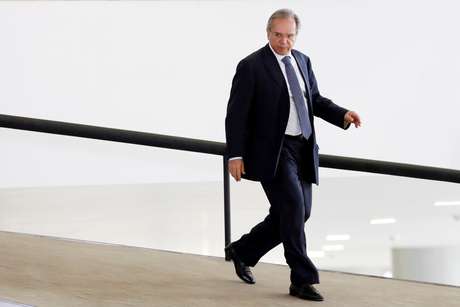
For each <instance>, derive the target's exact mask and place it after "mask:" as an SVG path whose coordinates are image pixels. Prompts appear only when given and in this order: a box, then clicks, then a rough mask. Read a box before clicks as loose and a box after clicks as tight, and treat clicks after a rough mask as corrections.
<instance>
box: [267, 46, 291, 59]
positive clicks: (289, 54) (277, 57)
mask: <svg viewBox="0 0 460 307" xmlns="http://www.w3.org/2000/svg"><path fill="white" fill-rule="evenodd" d="M268 46H270V49H271V51H272V52H273V54H274V55H275V56H276V59H277V60H278V61H279V62H281V60H282V59H283V58H284V57H286V56H290V57H291V60H292V59H293V56H292V53H291V51H289V53H288V54H285V55H281V54H278V53H276V52H275V50H273V48H272V45H270V43H268Z"/></svg>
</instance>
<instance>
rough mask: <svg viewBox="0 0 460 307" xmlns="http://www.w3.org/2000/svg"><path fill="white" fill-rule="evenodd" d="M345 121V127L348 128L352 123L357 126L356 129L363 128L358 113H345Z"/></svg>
mask: <svg viewBox="0 0 460 307" xmlns="http://www.w3.org/2000/svg"><path fill="white" fill-rule="evenodd" d="M344 121H345V126H347V125H348V124H350V123H353V124H355V127H356V128H358V127H360V126H361V119H360V118H359V115H358V113H356V112H355V111H348V112H347V113H345V117H344Z"/></svg>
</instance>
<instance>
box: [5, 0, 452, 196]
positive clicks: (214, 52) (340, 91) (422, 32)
mask: <svg viewBox="0 0 460 307" xmlns="http://www.w3.org/2000/svg"><path fill="white" fill-rule="evenodd" d="M280 6H286V7H291V8H293V9H295V10H296V11H297V12H298V14H299V15H300V17H301V19H302V21H303V28H302V30H301V32H300V35H299V37H298V41H297V46H296V47H297V49H299V50H302V51H304V52H305V53H307V54H308V55H310V56H311V59H312V61H313V66H314V69H315V72H316V75H317V79H318V81H319V85H320V89H321V91H322V93H323V94H324V95H326V96H328V97H330V98H332V99H333V100H335V101H336V102H337V103H338V104H340V105H343V106H345V107H348V108H351V109H354V110H357V111H358V112H359V113H360V114H361V115H362V117H363V127H362V129H359V130H355V129H354V128H352V129H350V130H349V131H347V132H343V131H340V130H339V129H337V128H335V127H332V126H330V125H328V124H324V123H323V122H322V121H321V120H318V134H319V143H320V147H321V152H322V153H327V154H337V155H345V156H355V157H363V158H372V159H383V160H390V161H399V162H408V163H417V164H427V165H434V166H441V167H448V168H456V169H460V160H459V159H458V158H457V157H458V156H459V155H460V122H459V121H458V120H457V114H458V113H459V111H460V106H459V104H458V101H459V98H460V89H459V87H458V86H457V83H458V75H459V74H460V43H459V41H458V39H457V36H458V29H459V27H460V21H459V20H458V19H457V18H456V17H457V12H458V11H459V8H460V5H459V4H458V2H456V1H448V0H443V1H436V2H434V1H415V0H412V1H395V0H391V1H384V2H383V1H379V2H377V1H364V0H355V1H346V2H344V1H335V0H334V1H333V0H328V1H283V2H279V1H151V2H147V1H140V2H135V1H121V2H120V1H116V2H115V1H114V2H112V1H110V2H109V1H103V2H86V1H82V2H80V1H71V2H64V1H61V2H54V1H52V2H51V1H50V2H45V1H37V2H6V3H5V2H2V3H0V39H1V48H0V113H3V114H12V115H20V116H30V117H38V118H45V119H53V120H61V121H70V122H78V123H85V124H93V125H101V126H108V127H117V128H124V129H132V130H140V131H147V132H153V133H163V134H170V135H179V136H187V137H193V138H202V139H209V140H215V141H224V140H225V138H224V118H225V110H226V104H227V99H228V94H229V90H230V83H231V79H232V77H233V73H234V70H235V66H236V64H237V62H238V60H239V59H241V58H242V57H244V56H246V55H247V54H249V53H251V52H252V51H254V50H256V49H257V48H259V47H261V46H263V45H264V44H265V43H266V37H265V32H264V28H265V23H266V19H267V18H268V16H269V15H270V13H272V12H273V11H274V10H275V9H277V8H279V7H280ZM0 138H1V140H2V142H1V145H0V146H1V151H0V167H1V170H2V176H0V187H14V186H40V185H74V184H110V183H140V182H154V181H199V180H216V179H217V180H218V179H220V177H221V173H220V170H221V168H222V165H221V164H222V163H221V160H220V159H219V157H214V158H211V159H210V160H208V158H209V157H207V156H204V155H199V154H190V153H178V152H173V151H169V150H157V149H151V148H143V147H137V146H131V145H124V144H111V143H109V142H101V141H90V140H80V139H75V138H70V137H60V136H50V135H45V134H37V133H29V132H18V131H13V130H7V129H0ZM177 164H178V165H177ZM323 174H326V172H323ZM334 174H336V173H334Z"/></svg>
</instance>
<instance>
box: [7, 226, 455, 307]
mask: <svg viewBox="0 0 460 307" xmlns="http://www.w3.org/2000/svg"><path fill="white" fill-rule="evenodd" d="M0 250H1V251H2V253H0V276H2V278H1V279H0V297H1V298H4V299H8V300H11V301H18V302H22V303H26V304H32V305H36V306H47V307H54V306H59V307H62V306H97V307H101V306H200V307H203V306H243V307H244V306H312V305H316V304H321V306H324V307H327V306H334V307H337V306H343V307H346V306H350V307H351V306H353V307H360V306H366V307H368V306H373V307H380V306H382V307H383V306H385V307H387V306H417V307H424V306H426V307H433V306H443V307H451V306H452V307H454V306H458V302H459V301H460V288H458V287H449V286H440V285H432V284H422V283H414V282H407V281H398V280H391V279H384V278H376V277H365V276H357V275H351V274H344V273H334V272H321V280H322V282H321V284H320V285H319V286H318V288H319V290H320V291H321V292H322V293H323V294H324V295H325V297H326V300H325V302H323V303H314V302H307V301H302V300H300V299H297V298H294V297H291V296H289V295H288V294H287V289H288V286H289V270H288V268H287V267H286V266H282V265H274V264H263V263H262V264H259V265H257V266H256V268H255V269H254V273H255V275H256V276H257V284H255V285H247V284H245V283H243V282H241V281H240V280H239V279H238V278H237V277H236V276H235V274H234V271H233V266H232V264H231V263H228V262H225V261H224V260H223V258H219V257H207V256H199V255H189V254H181V253H172V252H164V251H158V250H151V249H144V248H137V247H126V246H115V245H102V244H92V243H88V242H77V241H68V240H61V239H56V238H50V237H43V236H41V237H40V236H33V235H25V234H15V233H8V232H0Z"/></svg>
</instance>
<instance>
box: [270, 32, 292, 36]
mask: <svg viewBox="0 0 460 307" xmlns="http://www.w3.org/2000/svg"><path fill="white" fill-rule="evenodd" d="M273 33H275V34H284V33H281V32H273ZM286 34H287V35H295V33H286Z"/></svg>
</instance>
